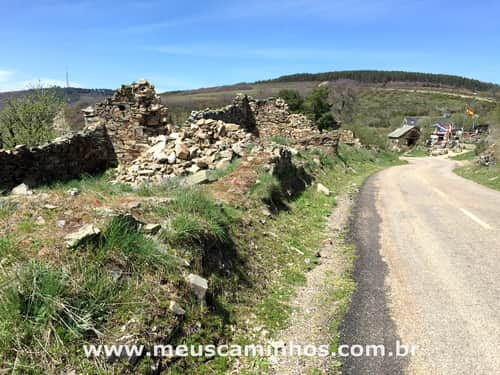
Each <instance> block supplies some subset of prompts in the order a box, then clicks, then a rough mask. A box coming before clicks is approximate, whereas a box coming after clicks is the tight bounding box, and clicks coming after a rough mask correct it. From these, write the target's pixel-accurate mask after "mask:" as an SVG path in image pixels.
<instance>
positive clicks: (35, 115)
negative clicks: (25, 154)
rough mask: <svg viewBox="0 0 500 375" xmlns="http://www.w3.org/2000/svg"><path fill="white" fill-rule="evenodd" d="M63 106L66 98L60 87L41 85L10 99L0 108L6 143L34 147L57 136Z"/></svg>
mask: <svg viewBox="0 0 500 375" xmlns="http://www.w3.org/2000/svg"><path fill="white" fill-rule="evenodd" d="M62 108H63V99H62V97H61V96H60V95H59V94H58V93H57V90H56V88H45V87H42V86H39V87H36V88H34V89H32V90H30V91H29V92H28V94H27V95H26V96H24V97H22V98H14V99H10V100H8V101H7V103H6V105H5V108H4V109H3V110H2V111H1V112H0V139H1V140H2V143H3V145H2V147H3V148H14V147H15V146H17V145H20V144H24V145H26V146H28V147H33V146H37V145H40V144H42V143H45V142H47V141H49V140H51V139H53V138H54V136H55V133H54V129H53V122H54V118H55V116H56V115H57V114H58V113H59V112H60V111H61V110H62Z"/></svg>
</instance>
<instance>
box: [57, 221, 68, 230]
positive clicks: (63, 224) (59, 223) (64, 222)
mask: <svg viewBox="0 0 500 375" xmlns="http://www.w3.org/2000/svg"><path fill="white" fill-rule="evenodd" d="M56 225H57V226H58V227H59V228H64V227H65V226H66V220H57V221H56Z"/></svg>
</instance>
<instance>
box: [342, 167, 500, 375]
mask: <svg viewBox="0 0 500 375" xmlns="http://www.w3.org/2000/svg"><path fill="white" fill-rule="evenodd" d="M408 160H409V164H408V165H404V166H399V167H394V168H390V169H387V170H385V171H383V172H381V173H379V174H377V175H375V176H373V177H371V178H370V179H369V180H368V181H367V182H366V184H365V185H364V187H363V189H362V191H361V194H360V197H359V201H358V203H357V207H356V209H355V212H354V214H353V218H354V223H353V225H354V226H353V237H354V240H355V241H356V242H357V244H358V246H359V256H360V258H359V261H358V265H357V269H356V274H355V276H356V279H357V281H358V282H359V286H358V290H357V292H356V294H355V296H354V300H353V306H352V309H351V311H350V312H349V314H348V317H347V321H346V324H345V327H344V334H345V335H344V337H343V343H346V344H385V345H386V351H391V350H393V349H394V345H395V342H396V341H397V340H400V341H401V342H402V343H403V344H413V345H418V347H419V348H418V349H417V351H416V355H415V356H412V357H404V358H403V357H395V356H392V357H389V356H385V357H383V358H382V357H379V358H368V357H361V358H353V357H350V358H348V359H347V360H346V361H345V363H344V373H346V374H398V373H405V374H406V373H408V374H498V373H500V355H499V352H500V350H499V346H500V192H496V191H493V190H490V189H488V188H485V187H482V186H480V185H478V184H475V183H474V182H471V181H468V180H465V179H463V178H461V177H459V176H457V175H455V174H454V173H453V172H452V169H453V167H454V165H455V163H454V162H453V161H450V160H448V159H439V158H413V159H408Z"/></svg>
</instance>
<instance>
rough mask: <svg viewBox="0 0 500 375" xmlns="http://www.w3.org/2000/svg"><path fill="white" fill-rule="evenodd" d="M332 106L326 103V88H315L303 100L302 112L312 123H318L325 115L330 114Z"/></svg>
mask: <svg viewBox="0 0 500 375" xmlns="http://www.w3.org/2000/svg"><path fill="white" fill-rule="evenodd" d="M331 107H332V105H331V104H330V103H329V102H328V88H327V87H317V88H315V89H314V90H313V91H312V92H311V93H310V94H309V95H308V96H307V97H306V99H305V100H304V112H305V113H306V115H308V116H309V117H310V118H311V120H313V121H314V122H316V121H318V120H319V119H320V118H321V116H323V115H324V114H325V113H328V112H330V108H331Z"/></svg>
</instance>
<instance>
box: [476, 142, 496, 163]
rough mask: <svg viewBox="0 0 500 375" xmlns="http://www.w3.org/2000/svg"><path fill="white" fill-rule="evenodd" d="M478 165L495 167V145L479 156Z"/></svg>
mask: <svg viewBox="0 0 500 375" xmlns="http://www.w3.org/2000/svg"><path fill="white" fill-rule="evenodd" d="M477 163H478V164H479V165H483V166H485V167H488V166H490V165H495V164H496V157H495V145H491V146H490V147H488V148H487V149H486V150H485V151H483V152H482V153H481V155H479V158H478V159H477Z"/></svg>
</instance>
